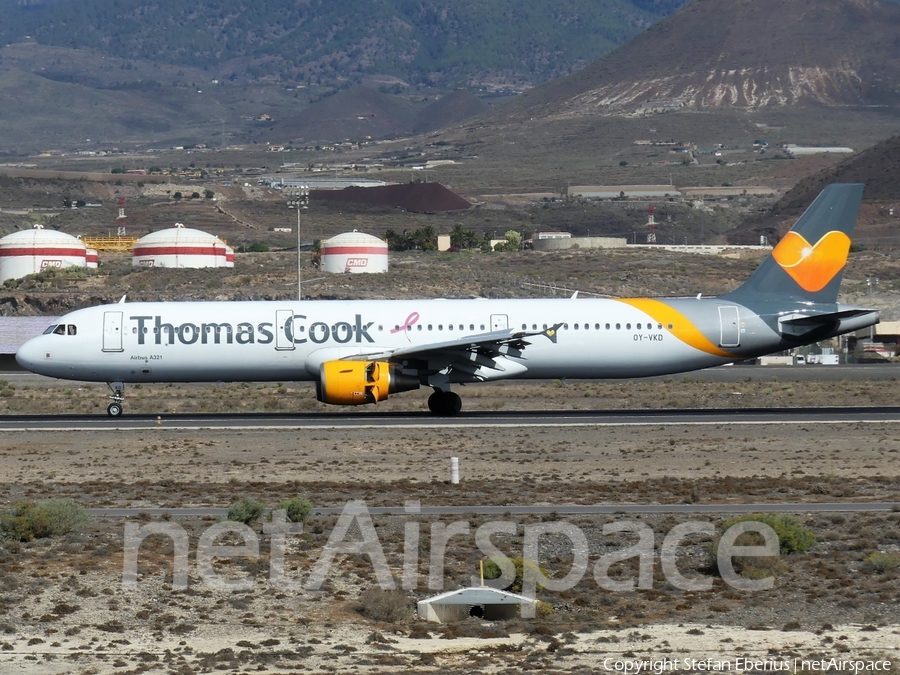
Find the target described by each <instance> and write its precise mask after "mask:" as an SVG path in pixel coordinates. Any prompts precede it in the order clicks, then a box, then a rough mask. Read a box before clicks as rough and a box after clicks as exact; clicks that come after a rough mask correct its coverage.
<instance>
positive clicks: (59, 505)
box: [0, 499, 89, 541]
mask: <svg viewBox="0 0 900 675" xmlns="http://www.w3.org/2000/svg"><path fill="white" fill-rule="evenodd" d="M88 519H89V517H88V514H87V511H86V510H85V508H84V507H83V506H81V505H79V504H76V503H75V502H74V501H72V500H71V499H45V500H41V501H37V502H35V501H28V502H21V503H19V504H16V505H15V506H13V508H12V509H10V510H9V511H6V512H4V513H3V514H0V539H9V540H13V541H31V540H32V539H43V538H45V537H58V536H61V535H63V534H68V533H69V532H74V531H75V530H77V529H79V528H80V527H82V526H84V524H85V523H87V521H88Z"/></svg>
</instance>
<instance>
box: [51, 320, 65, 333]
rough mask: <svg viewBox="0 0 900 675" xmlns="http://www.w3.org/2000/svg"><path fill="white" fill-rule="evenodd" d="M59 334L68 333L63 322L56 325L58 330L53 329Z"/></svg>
mask: <svg viewBox="0 0 900 675" xmlns="http://www.w3.org/2000/svg"><path fill="white" fill-rule="evenodd" d="M53 332H54V333H56V334H57V335H65V334H66V324H64V323H61V324H59V325H58V326H57V327H56V330H54V331H53Z"/></svg>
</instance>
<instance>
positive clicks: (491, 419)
mask: <svg viewBox="0 0 900 675" xmlns="http://www.w3.org/2000/svg"><path fill="white" fill-rule="evenodd" d="M873 423H879V424H895V423H900V406H878V407H846V406H845V407H833V408H719V409H694V410H681V409H679V410H584V411H581V410H580V411H569V410H548V411H542V410H523V411H501V412H471V413H466V412H463V413H461V414H459V415H458V416H456V417H436V416H434V415H431V414H430V413H426V412H412V413H410V412H402V413H401V412H394V413H378V412H374V411H371V410H367V411H364V412H343V411H342V412H334V413H326V414H321V413H299V414H293V413H269V414H264V413H248V414H238V415H233V414H221V413H216V414H203V415H196V414H182V415H177V414H170V415H123V416H122V417H109V416H107V415H104V414H96V415H7V416H3V417H0V431H52V430H57V431H71V432H84V431H142V430H150V429H166V430H169V431H173V430H191V429H193V430H199V429H219V430H236V431H237V430H244V431H249V430H265V429H370V428H378V429H384V428H407V429H419V428H454V427H455V428H479V427H484V428H488V427H494V428H502V427H514V428H525V427H586V426H595V427H602V426H619V427H621V426H699V425H722V424H742V425H771V424H873Z"/></svg>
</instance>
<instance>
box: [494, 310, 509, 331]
mask: <svg viewBox="0 0 900 675" xmlns="http://www.w3.org/2000/svg"><path fill="white" fill-rule="evenodd" d="M507 328H509V319H508V318H507V315H506V314H491V330H492V331H495V330H506V329H507Z"/></svg>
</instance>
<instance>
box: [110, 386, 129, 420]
mask: <svg viewBox="0 0 900 675" xmlns="http://www.w3.org/2000/svg"><path fill="white" fill-rule="evenodd" d="M106 386H108V387H109V389H110V391H112V395H111V396H110V398H111V399H112V403H110V404H109V405H108V406H107V407H106V413H107V414H108V415H109V416H110V417H118V416H119V415H121V414H122V411H123V410H124V408H123V407H122V403H123V402H124V401H125V384H124V383H123V382H107V383H106Z"/></svg>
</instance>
